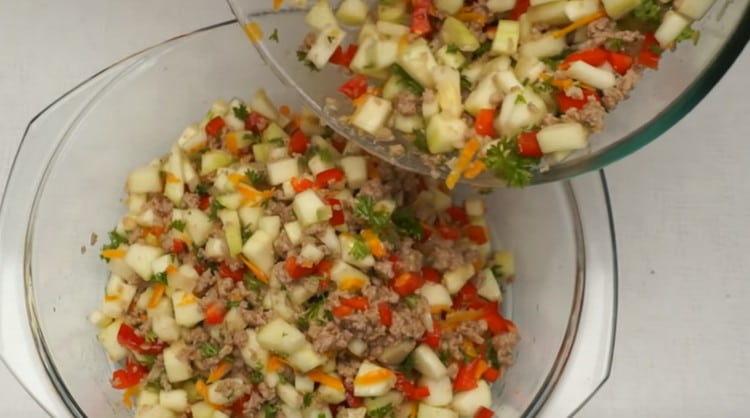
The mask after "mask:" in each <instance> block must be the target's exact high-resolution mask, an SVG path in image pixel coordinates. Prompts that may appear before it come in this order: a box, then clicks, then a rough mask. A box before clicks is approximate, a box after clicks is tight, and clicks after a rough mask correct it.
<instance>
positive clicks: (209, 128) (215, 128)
mask: <svg viewBox="0 0 750 418" xmlns="http://www.w3.org/2000/svg"><path fill="white" fill-rule="evenodd" d="M223 128H224V119H222V118H221V116H217V117H215V118H213V119H211V120H210V121H208V123H207V124H206V135H208V136H219V134H220V133H221V130H222V129H223Z"/></svg>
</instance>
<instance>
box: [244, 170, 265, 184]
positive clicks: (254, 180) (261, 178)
mask: <svg viewBox="0 0 750 418" xmlns="http://www.w3.org/2000/svg"><path fill="white" fill-rule="evenodd" d="M245 176H246V177H247V179H248V180H249V181H250V184H252V185H253V187H265V186H268V181H267V179H266V175H265V173H263V172H261V171H255V170H250V169H248V170H247V171H245Z"/></svg>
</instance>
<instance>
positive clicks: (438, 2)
mask: <svg viewBox="0 0 750 418" xmlns="http://www.w3.org/2000/svg"><path fill="white" fill-rule="evenodd" d="M463 6H464V0H435V7H437V8H438V10H441V11H443V12H445V13H447V14H449V15H452V14H455V13H456V12H457V11H459V10H460V9H461V7H463Z"/></svg>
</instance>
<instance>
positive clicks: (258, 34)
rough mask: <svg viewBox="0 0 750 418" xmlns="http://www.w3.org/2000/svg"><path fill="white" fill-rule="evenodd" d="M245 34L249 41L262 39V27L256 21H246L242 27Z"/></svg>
mask: <svg viewBox="0 0 750 418" xmlns="http://www.w3.org/2000/svg"><path fill="white" fill-rule="evenodd" d="M244 29H245V34H246V35H247V37H248V38H249V39H250V41H251V42H260V40H261V39H263V29H261V27H260V25H259V24H258V23H256V22H250V23H247V24H246V25H245V27H244Z"/></svg>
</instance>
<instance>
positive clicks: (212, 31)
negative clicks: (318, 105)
mask: <svg viewBox="0 0 750 418" xmlns="http://www.w3.org/2000/svg"><path fill="white" fill-rule="evenodd" d="M246 43H247V40H246V39H245V37H244V35H243V34H242V32H241V31H240V29H239V28H238V26H237V24H236V22H224V23H220V24H217V25H215V26H212V27H209V28H205V29H202V30H199V31H197V32H194V33H191V34H187V35H184V36H181V37H178V38H175V39H172V40H170V41H167V42H165V43H162V44H159V45H157V46H154V47H152V48H150V49H148V50H145V51H143V52H141V53H139V54H136V55H134V56H131V57H129V58H127V59H125V60H123V61H121V62H118V63H116V64H114V65H113V66H111V67H109V68H107V69H105V70H104V71H102V72H100V73H98V74H96V75H95V76H93V77H92V78H91V79H89V80H87V81H86V82H84V83H83V84H81V85H79V86H78V87H76V88H75V89H73V90H72V91H70V92H68V93H67V94H66V95H64V96H63V97H61V98H60V99H58V100H57V101H55V102H54V103H53V104H51V105H50V106H49V107H47V108H46V109H44V110H43V111H42V113H40V114H39V115H38V116H36V117H35V118H34V119H33V120H32V121H31V123H30V124H29V126H28V128H27V131H26V134H25V137H24V139H23V142H22V145H21V148H20V150H19V153H18V155H17V156H16V159H15V161H14V164H13V168H12V173H11V177H10V180H9V182H8V185H7V188H6V192H5V198H4V201H3V203H2V206H1V207H0V236H2V240H1V241H0V258H1V259H2V263H0V279H1V280H0V354H2V358H3V360H4V361H5V362H6V363H7V364H8V366H9V367H10V369H11V370H12V371H13V373H14V374H15V375H16V376H17V377H18V378H19V380H21V381H22V383H23V384H24V385H25V386H26V387H27V388H28V390H29V392H30V393H31V394H32V395H33V396H34V397H35V398H36V399H37V400H38V401H39V403H40V404H41V405H42V406H43V407H44V408H45V409H46V410H47V411H48V412H50V413H51V415H53V416H76V417H84V416H88V417H97V418H99V417H106V416H113V417H129V416H130V414H131V413H130V412H129V411H126V410H125V409H124V408H123V406H122V403H121V400H120V393H119V392H118V391H116V390H114V389H111V387H110V381H109V379H110V376H111V372H112V370H113V368H114V365H113V364H111V363H110V362H109V361H108V360H107V358H106V355H105V352H104V350H103V349H102V348H101V347H100V346H99V344H98V342H97V341H96V338H95V334H96V330H95V328H94V326H93V325H91V324H90V323H89V322H88V321H87V319H86V317H87V314H88V313H89V312H90V311H91V310H92V309H94V308H96V307H97V306H98V305H99V303H100V301H101V298H102V297H103V290H104V289H103V287H104V283H105V279H106V276H107V272H106V267H105V265H104V263H102V262H101V261H100V259H99V255H98V253H99V248H100V246H101V242H99V243H98V244H96V245H93V246H92V245H90V243H89V240H90V235H91V233H92V232H95V233H97V234H98V235H99V237H105V236H106V232H107V231H108V230H110V229H111V228H112V227H113V225H114V223H115V222H116V220H117V219H118V218H119V216H120V215H121V214H122V213H123V210H124V207H123V205H122V204H121V202H120V199H121V198H122V197H123V194H124V192H123V183H124V180H125V178H126V175H127V173H128V172H129V171H130V170H131V169H132V168H133V167H136V166H138V165H141V164H143V163H145V162H147V161H149V160H150V159H152V158H155V157H157V156H160V155H162V154H163V153H165V152H166V151H167V150H168V149H169V146H170V145H171V144H172V143H173V141H174V140H175V139H176V138H177V136H178V135H179V134H180V132H181V130H182V129H183V127H184V126H185V125H187V124H189V123H191V122H192V121H194V120H196V118H199V117H200V115H202V114H203V113H204V112H205V111H206V109H207V108H208V106H209V105H210V103H211V102H212V101H213V100H214V99H215V98H220V97H222V98H231V97H233V96H249V95H250V93H251V92H252V91H253V90H254V89H255V88H257V87H260V86H262V87H265V88H266V89H267V90H268V91H269V92H270V93H271V94H272V96H273V97H274V99H275V101H276V102H277V103H279V104H283V103H286V104H289V105H292V106H294V105H299V104H301V103H300V98H299V96H298V95H297V93H296V92H294V91H293V90H292V89H290V88H288V87H285V86H283V85H282V84H281V83H280V82H279V81H278V80H277V78H276V77H275V75H273V73H272V72H271V71H270V70H269V69H268V68H266V67H264V65H263V63H262V60H261V58H260V57H259V56H258V55H257V54H256V53H255V52H254V51H253V50H252V49H251V48H247V47H246ZM488 200H489V210H490V213H491V214H493V215H491V216H490V218H489V221H490V224H491V228H492V236H493V240H494V244H495V245H496V246H497V247H502V248H510V249H512V250H513V251H514V252H515V253H516V254H517V270H518V273H517V276H518V279H517V281H516V282H515V283H514V284H513V285H512V289H511V291H510V292H509V293H508V295H507V297H506V302H505V304H504V309H505V311H506V314H507V315H509V316H510V317H512V319H513V320H514V321H515V322H516V323H517V324H518V326H519V328H520V332H521V336H522V339H521V343H520V345H519V347H518V358H517V362H516V364H515V366H514V367H513V368H511V369H510V370H509V372H508V373H507V375H506V376H505V378H504V380H503V383H502V384H501V385H496V387H495V389H494V396H495V403H494V405H495V408H496V410H497V411H498V412H499V416H505V417H514V416H533V415H536V414H537V413H538V412H540V411H542V412H545V411H547V412H546V413H547V414H548V415H547V416H552V417H560V416H567V415H569V414H570V413H572V412H573V411H574V410H576V409H577V408H579V407H580V406H581V405H582V404H583V402H584V401H585V400H586V399H587V398H588V397H589V396H590V395H591V394H592V393H593V392H594V391H595V390H596V389H597V388H598V387H599V385H600V384H601V383H602V382H603V381H604V380H605V379H606V377H607V376H608V373H609V369H610V364H611V355H612V348H613V343H614V332H615V320H616V305H617V294H616V289H617V280H616V279H617V277H616V256H615V247H614V231H613V230H612V226H611V213H610V208H609V200H608V197H607V189H606V184H605V182H604V177H603V175H601V176H600V175H597V174H592V175H589V176H582V177H580V178H577V179H575V180H573V181H571V182H563V183H557V184H550V185H543V186H535V187H532V188H529V189H525V190H498V191H496V192H495V193H493V194H492V195H490V196H488ZM100 241H101V239H100ZM82 247H84V248H85V249H86V251H85V253H82Z"/></svg>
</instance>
